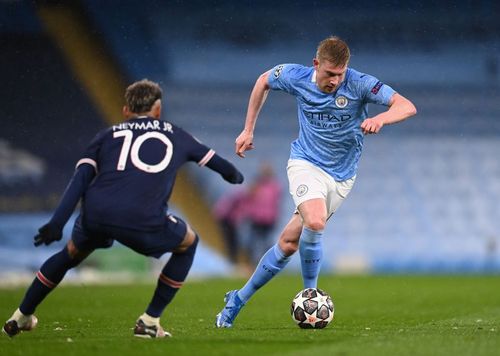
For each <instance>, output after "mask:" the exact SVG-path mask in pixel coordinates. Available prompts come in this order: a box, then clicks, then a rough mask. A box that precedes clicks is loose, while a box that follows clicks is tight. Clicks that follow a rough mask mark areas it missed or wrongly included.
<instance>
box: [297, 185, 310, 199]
mask: <svg viewBox="0 0 500 356" xmlns="http://www.w3.org/2000/svg"><path fill="white" fill-rule="evenodd" d="M308 190H309V188H308V187H307V185H305V184H301V185H299V186H298V187H297V191H296V192H295V194H297V196H298V197H301V196H303V195H304V194H306V193H307V191H308Z"/></svg>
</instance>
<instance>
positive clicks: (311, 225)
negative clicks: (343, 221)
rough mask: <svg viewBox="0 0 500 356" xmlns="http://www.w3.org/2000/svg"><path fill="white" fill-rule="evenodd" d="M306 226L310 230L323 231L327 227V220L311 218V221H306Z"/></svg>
mask: <svg viewBox="0 0 500 356" xmlns="http://www.w3.org/2000/svg"><path fill="white" fill-rule="evenodd" d="M304 226H305V227H307V228H308V229H309V230H313V231H322V230H324V229H325V226H326V220H325V219H321V218H319V219H311V220H309V221H304Z"/></svg>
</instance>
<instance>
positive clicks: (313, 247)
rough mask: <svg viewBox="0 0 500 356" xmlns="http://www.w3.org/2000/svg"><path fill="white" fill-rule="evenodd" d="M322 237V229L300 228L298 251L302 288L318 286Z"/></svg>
mask: <svg viewBox="0 0 500 356" xmlns="http://www.w3.org/2000/svg"><path fill="white" fill-rule="evenodd" d="M322 237H323V230H321V231H313V230H310V229H308V228H307V227H304V228H303V229H302V234H301V235H300V242H299V253H300V264H301V267H302V280H303V281H304V288H316V287H317V286H318V276H319V271H320V269H321V257H323V246H322V243H321V239H322Z"/></svg>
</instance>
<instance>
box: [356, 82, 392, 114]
mask: <svg viewBox="0 0 500 356" xmlns="http://www.w3.org/2000/svg"><path fill="white" fill-rule="evenodd" d="M358 84H359V89H360V91H361V95H362V96H363V97H364V99H365V101H366V102H368V103H372V104H379V105H385V106H388V105H389V102H390V101H391V98H392V96H393V95H394V94H395V93H396V91H395V90H394V89H392V88H391V87H390V86H389V85H387V84H384V83H382V82H381V81H380V80H378V79H377V78H375V77H374V76H372V75H369V74H364V75H363V76H362V77H361V78H360V80H359V82H358Z"/></svg>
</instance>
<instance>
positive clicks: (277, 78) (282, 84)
mask: <svg viewBox="0 0 500 356" xmlns="http://www.w3.org/2000/svg"><path fill="white" fill-rule="evenodd" d="M299 67H300V66H299V65H297V64H290V63H287V64H279V65H277V66H275V67H274V68H273V69H271V70H270V72H269V77H268V79H267V82H268V84H269V86H270V87H271V89H273V90H283V91H285V92H287V93H289V94H295V88H294V81H295V78H296V76H297V72H298V71H299Z"/></svg>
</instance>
